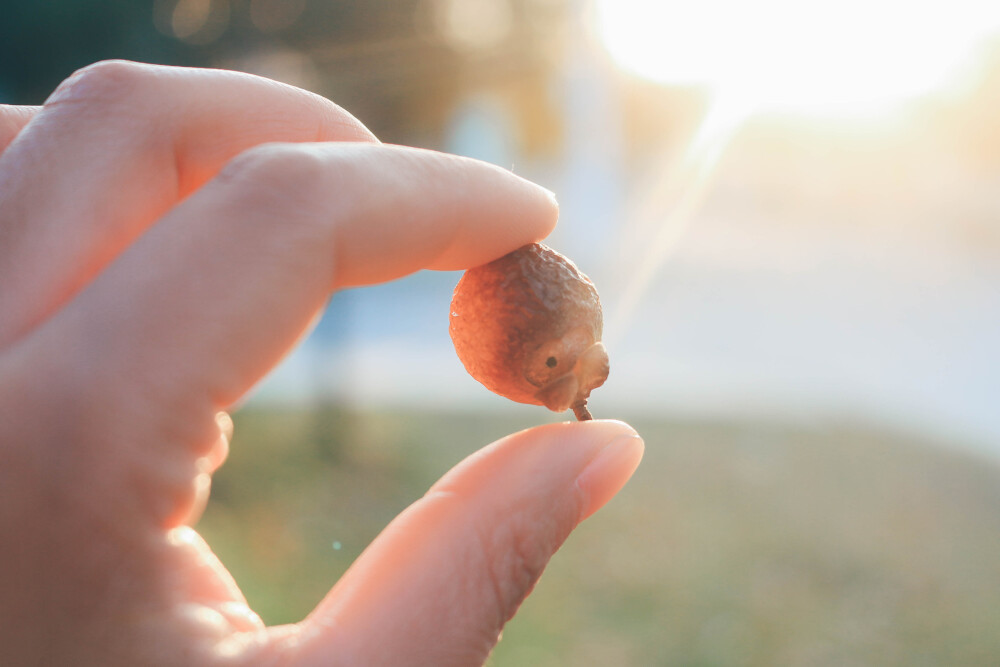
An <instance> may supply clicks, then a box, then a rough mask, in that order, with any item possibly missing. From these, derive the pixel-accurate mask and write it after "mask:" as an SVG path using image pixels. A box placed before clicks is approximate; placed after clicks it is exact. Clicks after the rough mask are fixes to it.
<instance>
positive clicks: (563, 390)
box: [449, 243, 608, 421]
mask: <svg viewBox="0 0 1000 667" xmlns="http://www.w3.org/2000/svg"><path fill="white" fill-rule="evenodd" d="M450 319H451V321H450V326H449V330H450V332H451V339H452V341H453V342H454V344H455V351H456V352H457V353H458V358H459V359H461V360H462V363H463V364H464V365H465V369H466V370H467V371H468V372H469V374H470V375H471V376H472V377H474V378H475V379H476V380H478V381H479V382H481V383H482V384H483V385H484V386H485V387H486V388H487V389H489V390H490V391H493V392H495V393H497V394H500V395H501V396H506V397H507V398H509V399H511V400H512V401H517V402H519V403H529V404H532V405H544V406H546V407H547V408H549V409H550V410H553V411H555V412H562V411H563V410H567V409H569V408H572V409H573V412H574V413H575V414H576V417H577V419H579V420H581V421H582V420H585V419H592V417H591V415H590V411H589V410H588V409H587V398H588V397H589V396H590V392H591V391H592V390H594V389H596V388H597V387H600V386H601V385H602V384H604V381H605V380H606V379H607V377H608V353H607V350H606V349H605V347H604V344H603V343H601V329H602V326H603V316H602V314H601V301H600V299H599V298H598V296H597V289H596V288H595V287H594V283H592V282H591V281H590V278H588V277H587V276H585V275H584V274H583V273H581V272H580V270H579V269H577V268H576V265H575V264H573V262H572V261H570V260H569V259H567V258H566V257H564V256H563V255H560V254H559V253H557V252H556V251H555V250H552V249H551V248H549V247H547V246H544V245H542V244H540V243H533V244H531V245H527V246H524V247H523V248H519V249H518V250H515V251H514V252H512V253H510V254H508V255H505V256H503V257H501V258H500V259H498V260H495V261H493V262H490V263H489V264H484V265H483V266H478V267H476V268H473V269H469V270H468V271H466V272H465V275H463V276H462V279H461V280H460V281H459V282H458V286H457V287H455V295H454V297H453V298H452V301H451V318H450Z"/></svg>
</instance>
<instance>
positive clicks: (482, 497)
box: [295, 421, 643, 665]
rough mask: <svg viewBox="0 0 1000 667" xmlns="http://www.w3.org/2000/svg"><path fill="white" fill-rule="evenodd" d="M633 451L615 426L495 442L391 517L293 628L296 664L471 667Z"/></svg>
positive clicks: (631, 438) (633, 441) (573, 426)
mask: <svg viewBox="0 0 1000 667" xmlns="http://www.w3.org/2000/svg"><path fill="white" fill-rule="evenodd" d="M642 452H643V443H642V440H641V439H640V438H639V436H638V435H636V433H635V431H634V430H632V428H631V427H629V426H627V425H626V424H623V423H621V422H612V421H590V422H583V423H563V424H550V425H548V426H542V427H538V428H534V429H530V430H527V431H522V432H520V433H515V434H514V435H511V436H508V437H506V438H504V439H502V440H499V441H497V442H495V443H493V444H492V445H490V446H489V447H486V448H485V449H483V450H481V451H479V452H477V453H475V454H473V455H472V456H470V457H469V458H467V459H466V460H465V461H463V462H462V463H460V464H459V465H458V466H456V467H455V468H454V469H452V470H451V472H449V473H448V474H447V475H445V476H444V478H442V479H441V480H440V481H439V482H438V483H437V484H435V485H434V486H433V487H432V488H431V490H430V491H429V492H428V493H427V495H425V496H424V497H423V498H422V499H421V500H419V501H417V502H416V503H414V504H413V505H412V506H410V507H409V508H408V509H407V510H405V511H404V512H403V513H402V514H401V515H399V516H398V517H397V518H396V519H395V520H394V521H393V522H392V523H391V524H389V526H388V527H387V528H386V529H385V531H383V532H382V534H381V535H380V536H379V537H378V538H377V539H376V540H375V542H373V543H372V545H371V546H370V547H369V548H368V549H367V550H366V551H365V552H364V553H363V554H362V555H361V557H360V558H359V559H358V561H357V562H356V563H355V564H354V565H353V566H352V567H351V569H350V570H349V571H348V572H347V573H346V574H345V575H344V577H343V578H342V579H341V580H340V582H338V584H337V585H336V586H335V587H334V589H333V590H332V591H331V592H330V593H329V595H327V597H326V599H324V600H323V601H322V602H321V603H320V605H319V606H318V607H317V608H316V610H315V611H314V612H313V613H312V614H311V615H310V616H309V618H308V619H306V620H305V621H304V622H303V623H302V625H301V628H300V629H301V634H299V635H298V636H297V638H296V640H295V647H296V652H297V653H298V655H297V658H298V659H299V660H300V661H301V662H302V663H305V664H313V663H316V664H330V663H331V661H332V662H333V663H334V664H364V665H402V664H406V665H480V664H482V663H483V662H484V661H485V660H486V658H487V657H488V655H489V653H490V651H491V650H492V648H493V646H494V645H495V644H496V642H497V640H498V639H499V636H500V631H501V629H502V628H503V625H504V623H506V622H507V620H509V619H510V618H511V617H512V616H513V615H514V612H515V611H516V610H517V608H518V606H519V605H520V604H521V602H522V601H523V600H524V598H525V597H526V596H527V595H528V593H529V592H531V589H532V587H533V586H534V584H535V582H536V581H537V580H538V577H539V576H540V575H541V573H542V570H543V569H544V568H545V565H546V564H547V563H548V560H549V558H551V557H552V555H553V554H554V553H555V552H556V550H557V549H558V548H559V546H560V545H561V544H562V543H563V541H564V540H565V539H566V537H567V536H568V535H569V533H570V531H572V530H573V528H575V527H576V525H577V524H578V523H579V522H580V521H582V520H583V519H585V518H586V517H588V516H590V514H592V513H593V512H594V511H596V510H597V509H598V508H600V507H601V506H602V505H604V503H606V502H607V501H608V500H610V499H611V497H612V496H613V495H614V494H615V493H617V492H618V490H619V489H621V487H622V486H624V484H625V482H626V481H628V479H629V477H630V476H631V475H632V473H633V472H634V471H635V468H636V467H637V466H638V465H639V460H640V459H641V458H642Z"/></svg>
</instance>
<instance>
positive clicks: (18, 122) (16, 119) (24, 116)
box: [0, 104, 41, 154]
mask: <svg viewBox="0 0 1000 667" xmlns="http://www.w3.org/2000/svg"><path fill="white" fill-rule="evenodd" d="M40 108H41V107H32V106H16V105H12V104H0V154H2V153H3V152H4V151H5V150H6V149H7V146H9V145H10V143H11V142H12V141H14V138H15V137H17V135H18V133H19V132H20V131H21V130H22V129H23V128H24V126H25V125H27V124H28V123H29V122H30V121H31V119H32V118H34V117H35V114H37V113H38V111H39V109H40Z"/></svg>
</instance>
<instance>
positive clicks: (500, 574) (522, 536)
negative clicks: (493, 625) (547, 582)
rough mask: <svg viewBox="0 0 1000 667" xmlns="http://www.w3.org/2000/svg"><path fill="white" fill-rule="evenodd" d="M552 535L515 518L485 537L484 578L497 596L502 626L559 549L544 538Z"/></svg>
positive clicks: (533, 522)
mask: <svg viewBox="0 0 1000 667" xmlns="http://www.w3.org/2000/svg"><path fill="white" fill-rule="evenodd" d="M552 533H553V531H551V530H545V529H542V530H539V526H538V525H537V522H535V521H528V520H521V519H519V518H518V517H516V516H515V517H511V518H510V520H508V521H507V522H506V523H505V524H504V525H503V526H501V527H499V528H497V529H495V530H494V531H492V532H491V533H490V534H489V535H487V536H484V545H483V546H484V550H485V555H486V559H485V567H486V575H487V576H488V577H489V580H490V583H491V585H492V586H493V589H494V593H495V595H496V602H497V612H498V615H499V620H500V622H501V623H505V622H506V621H508V620H509V619H510V618H511V617H512V616H513V615H514V613H515V612H516V611H517V608H518V607H519V606H520V604H521V602H522V601H524V598H525V597H527V595H528V593H530V592H531V589H532V588H533V587H534V585H535V582H537V581H538V578H539V577H541V576H542V571H543V570H544V569H545V566H546V565H547V564H548V562H549V559H550V558H551V557H552V554H553V553H554V552H555V550H556V548H557V547H558V544H553V543H551V542H550V540H549V539H546V538H545V536H548V535H551V534H552Z"/></svg>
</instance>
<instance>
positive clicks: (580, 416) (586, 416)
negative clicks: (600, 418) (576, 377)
mask: <svg viewBox="0 0 1000 667" xmlns="http://www.w3.org/2000/svg"><path fill="white" fill-rule="evenodd" d="M572 407H573V414H574V415H576V420H577V421H581V422H585V421H590V420H591V419H593V418H594V415H592V414H590V410H588V409H587V401H580V402H579V403H576V404H575V405H573V406H572Z"/></svg>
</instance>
